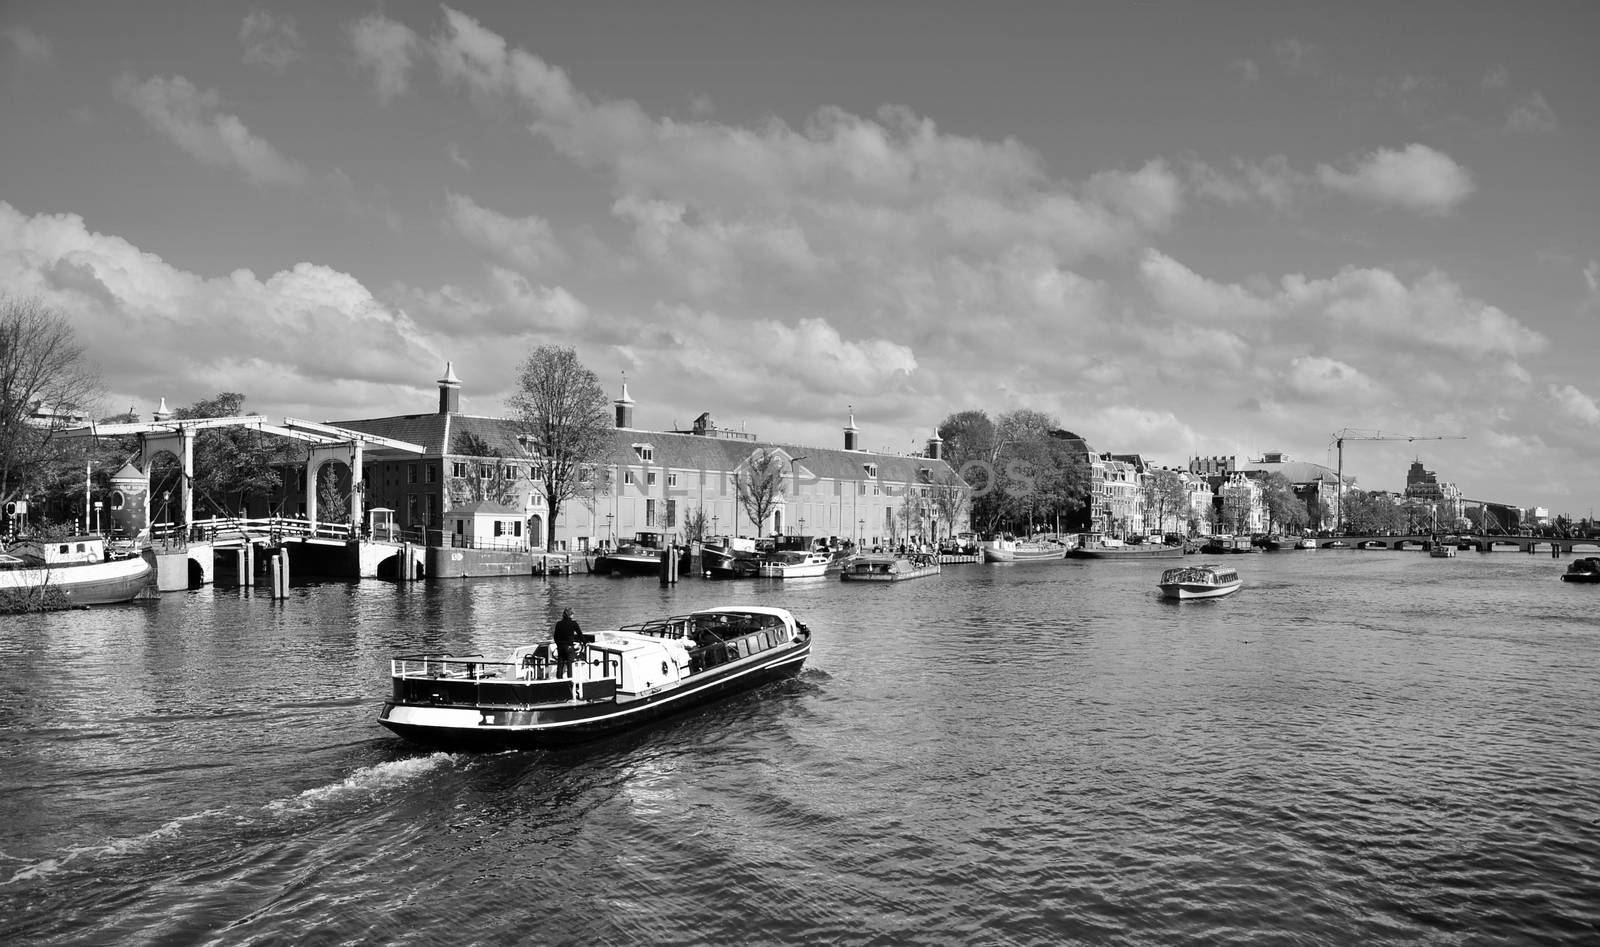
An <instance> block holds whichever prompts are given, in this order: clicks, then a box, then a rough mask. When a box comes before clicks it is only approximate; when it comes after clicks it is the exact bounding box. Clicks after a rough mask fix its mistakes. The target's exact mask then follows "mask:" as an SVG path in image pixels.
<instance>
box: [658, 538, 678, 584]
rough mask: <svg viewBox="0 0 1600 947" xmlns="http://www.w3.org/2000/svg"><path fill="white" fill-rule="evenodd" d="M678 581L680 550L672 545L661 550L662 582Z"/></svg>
mask: <svg viewBox="0 0 1600 947" xmlns="http://www.w3.org/2000/svg"><path fill="white" fill-rule="evenodd" d="M676 581H678V551H677V550H676V549H673V548H672V547H671V546H668V547H667V548H665V549H663V550H661V584H662V585H670V584H672V583H674V582H676Z"/></svg>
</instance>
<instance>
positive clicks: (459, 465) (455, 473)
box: [450, 460, 467, 479]
mask: <svg viewBox="0 0 1600 947" xmlns="http://www.w3.org/2000/svg"><path fill="white" fill-rule="evenodd" d="M450 476H452V477H457V478H461V479H465V478H466V476H467V462H466V461H464V460H453V461H451V462H450Z"/></svg>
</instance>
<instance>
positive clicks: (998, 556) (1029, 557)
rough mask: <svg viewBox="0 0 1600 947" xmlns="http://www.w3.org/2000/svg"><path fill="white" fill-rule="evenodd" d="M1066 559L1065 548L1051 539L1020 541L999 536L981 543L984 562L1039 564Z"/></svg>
mask: <svg viewBox="0 0 1600 947" xmlns="http://www.w3.org/2000/svg"><path fill="white" fill-rule="evenodd" d="M1066 557H1067V546H1066V545H1064V544H1063V543H1060V542H1057V541H1056V540H1053V539H1046V540H1021V539H1011V538H1009V537H1005V536H1001V537H998V538H995V539H990V540H986V541H984V543H983V561H984V562H1039V561H1043V560H1048V559H1065V558H1066Z"/></svg>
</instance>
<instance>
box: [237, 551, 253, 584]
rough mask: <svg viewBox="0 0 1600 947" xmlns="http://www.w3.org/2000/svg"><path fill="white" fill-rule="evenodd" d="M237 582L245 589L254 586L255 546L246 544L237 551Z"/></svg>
mask: <svg viewBox="0 0 1600 947" xmlns="http://www.w3.org/2000/svg"><path fill="white" fill-rule="evenodd" d="M239 576H240V579H239V581H240V582H241V583H242V584H243V585H244V587H245V588H250V587H251V586H253V585H255V584H256V544H255V543H252V542H246V543H245V544H244V548H243V549H241V550H239Z"/></svg>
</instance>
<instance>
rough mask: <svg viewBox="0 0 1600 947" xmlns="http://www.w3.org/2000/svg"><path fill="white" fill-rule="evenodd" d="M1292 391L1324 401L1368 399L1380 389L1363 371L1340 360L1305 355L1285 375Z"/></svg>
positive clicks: (1292, 362)
mask: <svg viewBox="0 0 1600 947" xmlns="http://www.w3.org/2000/svg"><path fill="white" fill-rule="evenodd" d="M1284 381H1285V382H1286V385H1287V388H1288V390H1289V391H1291V392H1294V393H1295V394H1298V395H1302V396H1305V397H1309V398H1311V399H1313V400H1320V399H1323V398H1357V399H1363V400H1364V399H1365V398H1366V397H1368V396H1370V395H1373V394H1376V393H1378V392H1379V391H1381V386H1380V385H1379V384H1378V383H1377V382H1375V381H1373V380H1372V379H1371V378H1368V377H1367V376H1366V375H1364V374H1362V373H1361V371H1360V370H1358V369H1356V368H1355V367H1353V366H1351V365H1347V364H1345V363H1344V362H1341V361H1338V360H1337V359H1331V358H1323V357H1321V356H1318V355H1302V356H1300V357H1298V358H1295V359H1293V360H1291V361H1290V362H1289V367H1288V369H1287V370H1286V371H1285V372H1284Z"/></svg>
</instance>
